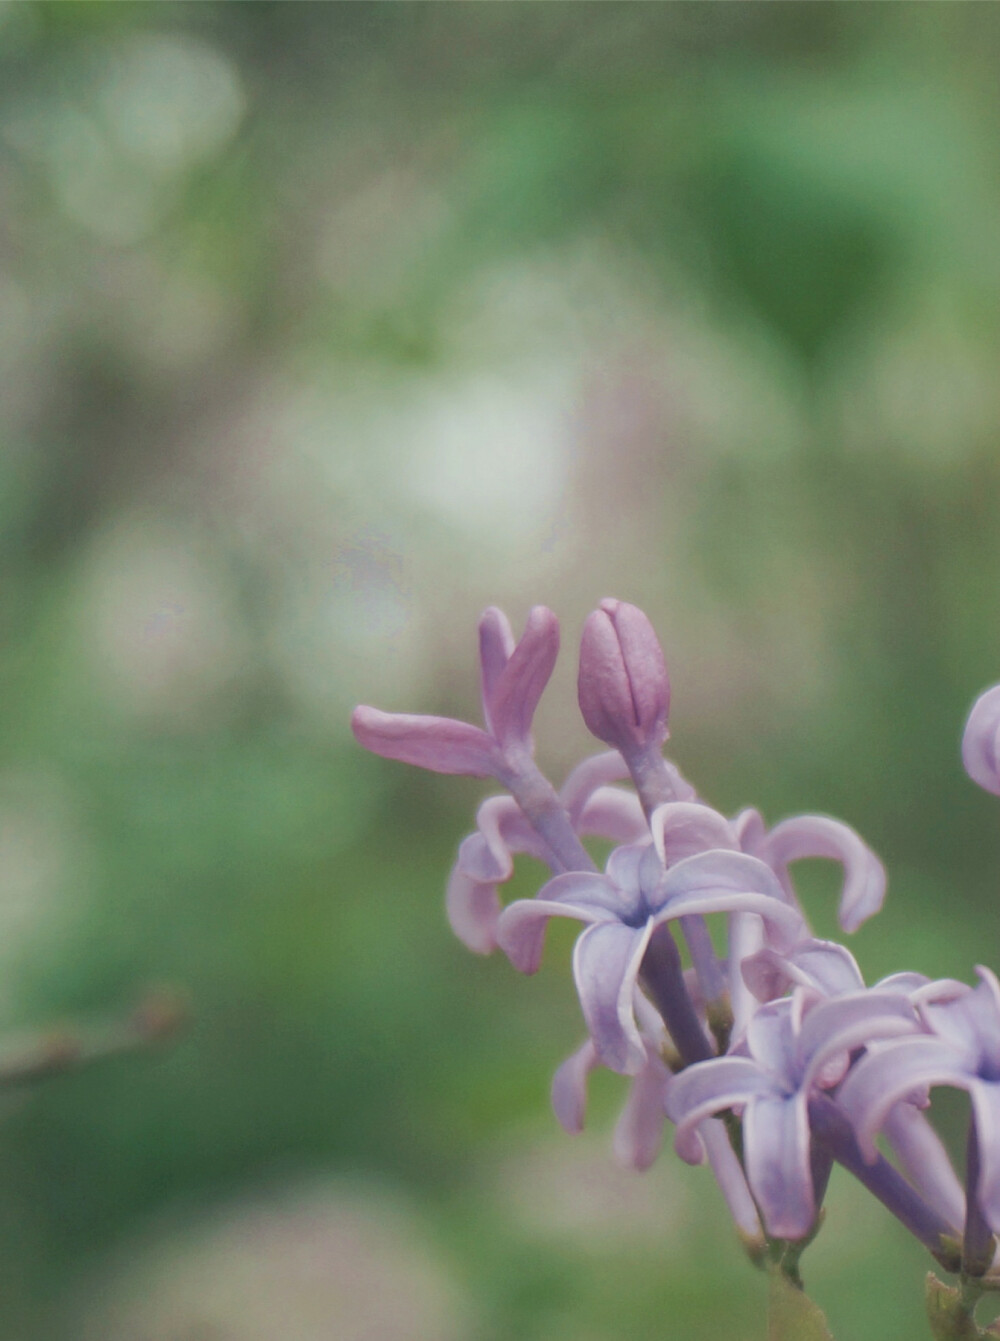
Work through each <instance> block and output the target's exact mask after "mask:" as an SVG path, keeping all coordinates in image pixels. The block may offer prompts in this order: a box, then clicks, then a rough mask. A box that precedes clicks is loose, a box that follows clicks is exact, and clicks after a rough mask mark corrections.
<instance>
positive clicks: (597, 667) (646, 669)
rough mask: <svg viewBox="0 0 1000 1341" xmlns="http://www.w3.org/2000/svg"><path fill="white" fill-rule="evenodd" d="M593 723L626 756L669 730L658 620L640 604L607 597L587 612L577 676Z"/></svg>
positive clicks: (584, 709) (583, 708) (585, 713)
mask: <svg viewBox="0 0 1000 1341" xmlns="http://www.w3.org/2000/svg"><path fill="white" fill-rule="evenodd" d="M577 690H578V694H579V699H580V711H581V712H582V713H583V720H584V721H585V722H586V723H587V727H588V728H589V730H590V731H592V732H593V734H594V735H595V736H596V737H597V738H598V740H603V741H605V742H606V743H607V744H608V745H612V746H614V747H615V749H618V750H620V751H621V752H622V754H624V755H625V756H626V757H628V755H630V754H632V753H634V752H635V750H636V749H648V748H656V749H658V748H659V747H660V745H662V743H663V741H664V740H665V739H666V736H667V713H668V711H669V709H670V681H669V679H668V678H667V668H666V665H665V663H664V660H663V651H662V649H661V647H660V644H659V641H658V639H657V637H656V634H655V633H654V632H653V626H652V624H650V622H649V620H648V619H647V618H646V616H645V615H644V614H643V612H642V611H641V610H640V609H639V608H638V607H637V606H635V605H629V604H627V603H626V602H625V601H615V600H604V601H602V602H601V604H600V608H599V609H597V610H595V611H594V612H593V614H591V615H589V616H588V617H587V622H586V623H585V624H584V626H583V637H582V639H581V641H580V674H579V679H578V682H577Z"/></svg>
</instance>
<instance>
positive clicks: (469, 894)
mask: <svg viewBox="0 0 1000 1341" xmlns="http://www.w3.org/2000/svg"><path fill="white" fill-rule="evenodd" d="M479 837H481V835H480V834H470V835H469V838H467V839H466V840H465V841H466V842H470V841H472V840H474V839H476V838H479ZM444 905H445V911H446V912H447V914H448V923H449V925H450V926H451V929H452V931H453V932H454V933H455V935H456V936H457V937H458V939H459V940H460V941H461V942H462V944H463V945H466V946H467V947H468V948H469V949H470V950H472V951H474V952H475V953H476V954H479V955H488V954H491V953H492V952H493V951H494V950H495V949H496V947H497V922H498V920H499V917H500V911H501V908H502V905H501V903H500V897H499V895H498V894H497V887H496V882H495V881H481V880H474V879H473V878H472V877H471V876H469V875H466V873H465V872H464V871H463V870H462V868H461V867H460V866H458V865H456V866H455V867H454V868H453V870H452V872H451V875H450V876H449V877H448V886H447V889H446V890H445V896H444Z"/></svg>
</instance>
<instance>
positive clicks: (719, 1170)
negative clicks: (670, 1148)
mask: <svg viewBox="0 0 1000 1341" xmlns="http://www.w3.org/2000/svg"><path fill="white" fill-rule="evenodd" d="M698 1135H699V1136H700V1137H701V1139H702V1142H703V1143H704V1146H705V1150H706V1152H707V1154H708V1162H709V1164H711V1166H712V1172H713V1173H714V1174H715V1181H716V1182H717V1183H718V1184H719V1187H720V1188H721V1189H722V1195H723V1196H724V1197H725V1199H726V1205H727V1206H728V1207H729V1214H730V1215H731V1216H732V1217H733V1220H734V1221H735V1223H736V1228H737V1229H738V1230H739V1231H740V1233H741V1234H742V1235H743V1237H744V1238H745V1239H750V1240H751V1241H757V1240H760V1239H762V1238H763V1233H762V1231H761V1227H760V1217H759V1216H758V1214H757V1207H756V1206H755V1205H754V1200H753V1197H752V1196H751V1195H750V1189H749V1187H748V1186H747V1180H746V1177H745V1176H744V1173H743V1166H742V1165H741V1164H740V1162H739V1160H738V1159H737V1158H736V1152H735V1151H734V1150H733V1147H732V1146H731V1145H730V1144H729V1136H728V1134H727V1132H726V1128H725V1126H724V1125H723V1123H722V1122H721V1121H720V1120H719V1119H718V1118H706V1119H705V1121H704V1122H703V1123H702V1124H701V1126H700V1127H699V1128H698Z"/></svg>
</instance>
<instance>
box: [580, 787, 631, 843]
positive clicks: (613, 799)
mask: <svg viewBox="0 0 1000 1341" xmlns="http://www.w3.org/2000/svg"><path fill="white" fill-rule="evenodd" d="M576 831H577V833H578V834H580V835H581V836H582V835H584V834H594V835H596V836H597V837H598V838H607V839H610V841H611V842H612V843H638V842H639V841H640V840H641V839H642V838H645V837H646V835H647V834H648V832H649V830H648V829H647V828H646V817H645V815H644V814H643V813H642V805H641V804H640V802H639V798H638V796H636V795H635V793H634V792H627V791H624V790H623V789H622V788H621V787H599V788H598V789H597V791H596V792H594V794H593V795H592V796H591V797H590V798H589V799H588V801H587V803H586V805H585V806H584V807H583V810H582V812H581V813H580V816H579V818H578V820H577V822H576Z"/></svg>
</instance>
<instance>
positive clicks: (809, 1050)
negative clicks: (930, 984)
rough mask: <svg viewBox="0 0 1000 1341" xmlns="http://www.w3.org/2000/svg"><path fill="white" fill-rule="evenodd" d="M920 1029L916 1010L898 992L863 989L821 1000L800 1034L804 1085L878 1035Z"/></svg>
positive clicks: (888, 1035)
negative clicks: (836, 1057) (833, 1060)
mask: <svg viewBox="0 0 1000 1341" xmlns="http://www.w3.org/2000/svg"><path fill="white" fill-rule="evenodd" d="M919 1032H920V1021H919V1020H918V1019H917V1013H916V1011H915V1010H914V1009H913V1007H912V1006H911V1005H910V1002H909V1000H908V999H907V997H905V996H900V995H899V994H898V993H896V992H876V991H874V990H871V991H863V992H853V993H851V994H849V995H847V996H838V997H831V998H829V999H828V1000H826V1001H820V1002H819V1003H818V1004H817V1005H815V1006H814V1007H813V1008H812V1009H811V1010H810V1011H809V1012H808V1013H807V1014H806V1016H805V1018H804V1019H803V1021H802V1028H801V1029H800V1031H799V1037H798V1054H799V1064H800V1066H801V1067H802V1068H803V1070H802V1084H803V1086H804V1087H806V1088H808V1086H809V1085H810V1084H811V1083H813V1081H814V1080H816V1078H817V1077H818V1076H819V1073H820V1071H822V1069H823V1068H824V1067H825V1066H826V1065H827V1063H828V1062H829V1061H830V1060H831V1059H832V1058H833V1057H835V1056H837V1055H838V1054H840V1053H844V1054H848V1053H850V1052H852V1051H853V1050H854V1049H855V1048H859V1047H863V1046H864V1045H865V1044H868V1043H872V1042H874V1041H875V1040H876V1039H885V1038H899V1037H902V1036H903V1035H905V1034H916V1033H919Z"/></svg>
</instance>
